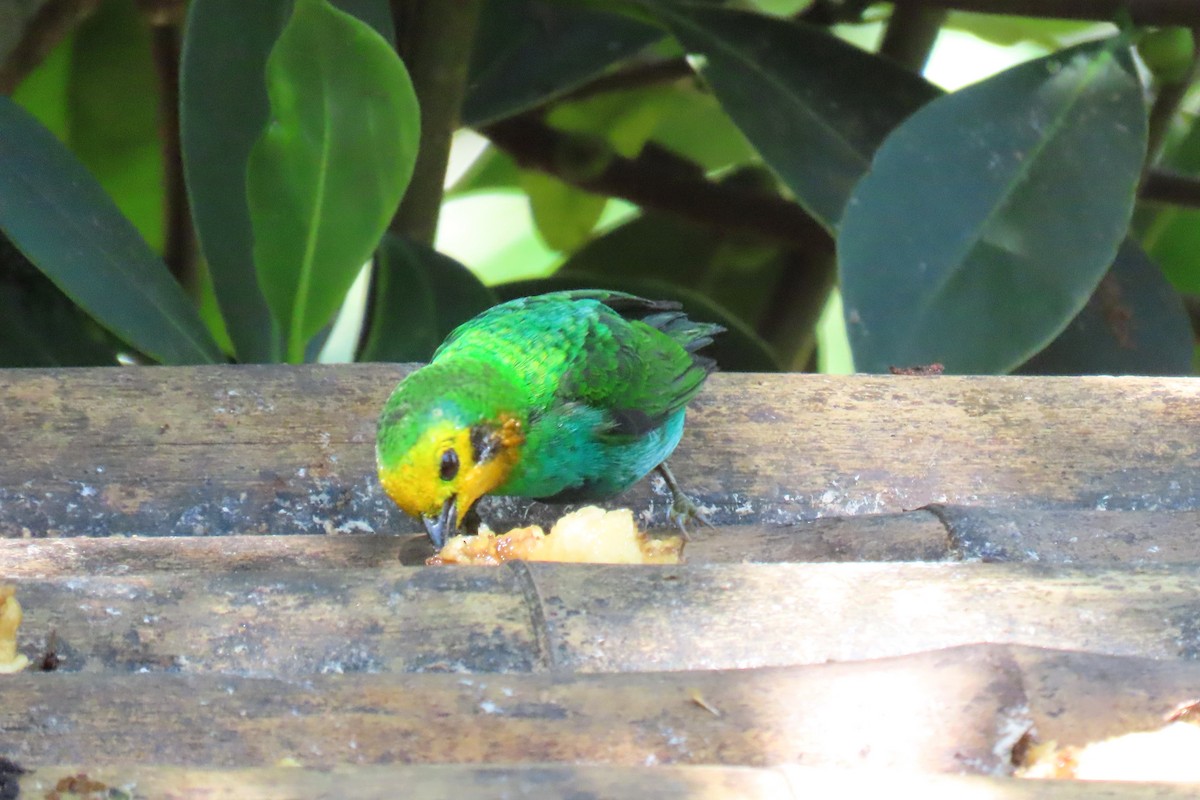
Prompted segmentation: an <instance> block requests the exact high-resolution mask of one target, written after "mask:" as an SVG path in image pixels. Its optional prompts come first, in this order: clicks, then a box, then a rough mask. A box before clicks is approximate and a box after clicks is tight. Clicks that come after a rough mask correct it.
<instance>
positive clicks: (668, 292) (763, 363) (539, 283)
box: [493, 275, 779, 372]
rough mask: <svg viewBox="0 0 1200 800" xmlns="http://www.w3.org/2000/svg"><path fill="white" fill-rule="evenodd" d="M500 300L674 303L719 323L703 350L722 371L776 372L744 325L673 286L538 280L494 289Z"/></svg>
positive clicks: (640, 281) (700, 297)
mask: <svg viewBox="0 0 1200 800" xmlns="http://www.w3.org/2000/svg"><path fill="white" fill-rule="evenodd" d="M493 289H494V290H495V292H496V294H497V295H498V296H499V298H500V300H501V301H502V302H503V301H506V300H512V299H515V298H517V297H526V296H529V295H535V294H543V293H545V292H557V291H562V290H565V289H613V290H616V291H620V292H629V293H630V294H636V295H638V296H640V297H646V298H650V299H655V300H675V301H678V302H679V303H681V304H682V305H683V309H684V310H685V311H686V312H687V313H688V315H689V316H691V317H693V318H694V319H697V320H702V321H704V322H716V323H719V324H721V325H723V326H725V328H727V330H726V331H725V333H722V334H721V335H720V336H717V337H716V339H715V340H714V341H713V343H712V344H711V345H710V346H709V347H707V348H705V350H704V352H705V354H706V355H709V356H712V357H713V358H715V359H716V360H717V364H718V366H720V368H721V369H723V370H728V371H738V372H776V371H778V370H779V362H778V360H777V359H776V357H775V354H774V353H773V352H772V351H771V347H770V345H768V344H767V343H766V342H764V341H763V340H762V339H761V338H759V336H758V335H757V334H756V333H754V331H753V330H751V329H750V328H749V327H748V326H747V325H746V323H744V322H742V321H741V320H739V319H738V318H737V317H735V316H734V315H732V314H730V313H729V312H728V311H727V310H725V309H724V308H722V307H721V306H720V305H719V304H717V303H715V302H713V301H712V300H710V299H708V298H707V297H704V296H703V295H701V294H697V293H696V292H692V291H690V290H688V289H685V288H683V287H681V286H678V285H676V284H670V283H665V282H663V281H658V280H654V279H650V278H602V277H592V276H577V275H554V276H552V277H549V278H539V279H537V280H528V281H515V282H513V283H502V284H500V285H498V286H495V287H493Z"/></svg>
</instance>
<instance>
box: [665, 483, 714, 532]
mask: <svg viewBox="0 0 1200 800" xmlns="http://www.w3.org/2000/svg"><path fill="white" fill-rule="evenodd" d="M667 519H668V520H670V521H671V522H672V523H673V524H674V525H675V526H676V527H678V528H679V532H680V533H682V534H683V540H684V541H685V542H690V541H691V540H692V537H691V533H690V531H688V524H689V523H696V524H697V525H701V526H703V527H705V528H711V527H713V524H712V522H710V521H709V519H708V517H707V516H705V514H704V512H703V511H702V510H701V509H700V506H699V505H697V504H696V501H694V500H692V498H690V497H688V496H687V495H686V494H677V495H675V499H674V500H672V501H671V509H670V510H669V511H667Z"/></svg>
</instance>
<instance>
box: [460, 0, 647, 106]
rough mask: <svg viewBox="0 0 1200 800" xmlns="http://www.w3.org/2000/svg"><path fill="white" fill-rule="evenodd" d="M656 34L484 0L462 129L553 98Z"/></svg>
mask: <svg viewBox="0 0 1200 800" xmlns="http://www.w3.org/2000/svg"><path fill="white" fill-rule="evenodd" d="M661 38H662V32H661V31H659V30H658V29H657V28H654V27H653V26H650V25H646V24H645V23H643V22H638V21H636V20H632V19H628V18H626V17H621V16H618V15H615V14H610V13H606V12H603V11H597V10H593V9H590V8H581V7H578V6H571V5H567V4H563V3H560V2H545V1H544V0H489V1H488V2H487V3H486V4H485V5H484V8H483V16H482V18H481V19H480V21H479V34H478V36H477V38H476V41H475V47H474V50H473V51H472V54H471V72H470V78H469V81H468V85H467V97H466V99H465V100H464V102H463V109H462V119H463V124H465V125H470V126H472V127H478V126H480V125H486V124H487V123H489V122H495V121H496V120H498V119H502V118H504V117H508V116H512V115H513V114H516V113H518V112H521V111H525V110H527V109H529V108H532V107H533V106H535V105H538V104H539V103H542V102H545V101H546V100H549V99H551V98H553V97H558V96H560V95H562V94H564V93H566V92H568V91H570V90H571V89H574V88H575V87H577V86H579V85H580V84H582V83H584V82H586V81H588V80H589V79H591V78H593V77H595V76H597V75H599V74H601V73H602V72H603V71H604V70H605V69H606V68H608V67H609V66H610V65H612V64H614V63H616V62H618V61H621V60H623V59H626V58H628V57H630V56H632V55H634V54H635V53H637V52H638V51H639V50H641V49H642V48H644V47H646V46H647V45H648V44H650V43H651V42H654V41H656V40H658V39H661Z"/></svg>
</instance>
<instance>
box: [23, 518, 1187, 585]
mask: <svg viewBox="0 0 1200 800" xmlns="http://www.w3.org/2000/svg"><path fill="white" fill-rule="evenodd" d="M1197 530H1200V512H1197V511H1091V510H1085V509H1068V510H1040V509H1039V510H1018V509H989V508H978V507H966V506H944V505H940V506H931V507H930V508H928V509H920V510H916V511H908V512H903V513H899V514H862V515H859V516H851V517H821V518H819V519H812V520H802V521H800V522H797V523H795V524H793V525H756V524H747V525H727V526H721V527H718V528H703V529H701V530H699V531H696V532H695V533H693V534H692V541H691V543H690V544H689V545H688V546H687V550H686V553H685V555H686V559H687V563H689V564H721V563H734V564H736V563H743V562H745V563H751V562H753V563H762V564H766V563H781V562H819V561H964V560H965V561H972V560H980V561H989V562H1008V563H1013V562H1036V563H1041V564H1062V565H1068V564H1076V565H1096V566H1112V567H1117V566H1121V565H1128V566H1144V565H1152V564H1194V563H1198V562H1200V536H1197V535H1196V531H1197ZM432 552H433V548H432V546H431V545H430V544H429V541H428V538H427V537H426V536H425V535H424V534H423V533H420V534H402V535H379V534H375V535H347V536H343V535H336V536H328V535H325V534H319V535H295V536H253V535H251V536H246V535H229V536H186V537H184V536H176V537H138V536H131V537H125V536H109V537H103V538H99V537H67V538H58V539H0V574H2V575H4V576H7V577H13V578H16V577H26V578H31V577H52V576H72V575H128V574H131V573H140V572H175V571H184V570H200V571H205V572H219V571H234V572H244V571H248V570H273V569H339V568H343V567H351V568H356V569H362V568H380V567H387V566H394V565H395V564H396V563H397V561H398V562H399V563H401V564H405V565H409V566H420V565H422V564H424V563H425V558H426V557H427V556H428V555H430V554H431V553H432Z"/></svg>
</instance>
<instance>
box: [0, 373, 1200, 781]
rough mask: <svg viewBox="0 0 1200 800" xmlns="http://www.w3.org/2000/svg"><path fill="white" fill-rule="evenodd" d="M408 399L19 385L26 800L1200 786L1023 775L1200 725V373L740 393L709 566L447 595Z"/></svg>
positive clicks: (470, 584) (729, 399) (4, 528)
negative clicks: (394, 464)
mask: <svg viewBox="0 0 1200 800" xmlns="http://www.w3.org/2000/svg"><path fill="white" fill-rule="evenodd" d="M403 374H404V368H403V367H396V366H384V365H364V366H329V367H208V368H179V369H173V368H172V369H169V368H127V369H99V370H55V371H39V370H29V371H7V372H0V453H2V454H3V455H2V458H3V461H2V463H0V583H3V584H6V585H8V586H11V587H14V589H15V596H16V598H17V599H18V601H19V602H20V604H21V606H22V607H23V609H24V621H23V624H22V625H21V626H20V630H19V633H18V640H17V644H18V648H19V651H20V652H21V653H22V654H24V655H25V656H26V657H27V658H28V659H29V661H30V662H31V663H30V665H29V666H28V667H27V668H26V669H25V670H23V671H21V672H19V673H15V674H0V757H2V759H0V798H3V799H4V800H8V799H9V798H13V797H17V796H20V797H26V796H28V797H35V798H42V797H46V798H75V797H87V798H100V797H104V798H116V797H122V798H126V797H127V798H135V797H138V798H160V797H205V798H235V797H236V798H247V797H249V798H256V797H262V798H283V797H328V798H342V797H356V798H395V797H421V796H434V797H436V796H453V797H455V798H457V799H458V800H470V799H471V798H491V797H501V796H506V797H537V798H554V797H562V798H567V797H571V798H582V797H597V798H609V797H611V798H626V797H638V798H651V799H654V798H682V797H722V798H724V797H745V798H777V797H795V798H802V797H853V796H867V795H868V794H870V795H874V796H892V795H894V794H895V793H896V792H909V791H911V792H920V793H921V795H922V796H924V797H927V798H942V797H945V798H960V797H1004V798H1018V797H1034V796H1037V797H1051V798H1057V797H1063V798H1083V797H1089V798H1095V797H1112V798H1141V797H1175V796H1179V797H1184V796H1190V795H1191V793H1192V792H1193V791H1195V786H1194V785H1193V786H1191V787H1188V786H1186V785H1180V784H1169V783H1162V782H1159V781H1165V780H1169V779H1171V778H1173V777H1177V773H1176V772H1172V771H1171V770H1172V767H1173V766H1180V763H1181V762H1180V758H1179V757H1177V756H1173V755H1171V753H1172V752H1174V751H1170V750H1169V748H1166V747H1165V746H1163V747H1158V748H1157V749H1155V750H1154V754H1153V757H1151V756H1144V757H1139V758H1137V759H1134V762H1135V766H1136V767H1139V768H1141V771H1140V772H1138V773H1137V774H1134V775H1132V776H1128V775H1125V776H1102V777H1133V778H1136V779H1137V781H1138V782H1133V783H1090V784H1084V783H1081V782H1077V781H1065V780H1061V781H1045V780H1041V781H1035V780H1023V779H1019V778H1016V777H1013V775H1014V773H1015V771H1016V770H1017V767H1018V766H1019V765H1020V764H1021V763H1022V762H1023V760H1025V759H1027V758H1028V757H1029V754H1030V753H1031V752H1033V751H1035V750H1037V749H1038V748H1045V747H1047V743H1050V742H1054V743H1056V744H1057V746H1058V747H1060V748H1073V747H1081V746H1084V745H1087V744H1088V743H1093V742H1097V741H1100V740H1105V739H1108V738H1111V737H1115V736H1120V735H1123V734H1129V733H1132V732H1149V731H1157V732H1161V731H1163V730H1169V729H1172V728H1175V729H1178V728H1179V727H1180V726H1182V727H1183V728H1185V729H1187V730H1194V731H1196V732H1197V733H1200V729H1197V728H1196V727H1195V726H1194V725H1192V724H1191V723H1189V722H1187V721H1186V720H1187V718H1188V717H1189V716H1195V714H1189V713H1188V709H1189V708H1190V706H1189V704H1190V703H1193V702H1195V701H1196V700H1197V699H1200V402H1198V401H1200V381H1196V380H1192V379H1143V378H1061V379H1059V378H955V377H942V376H939V377H863V376H854V377H828V376H812V375H770V376H766V375H735V374H718V375H716V376H714V377H713V378H712V380H711V381H710V383H709V386H708V387H707V388H706V389H705V391H704V392H703V393H702V395H701V396H700V397H699V398H698V399H697V401H696V402H695V403H694V405H693V407H692V409H691V411H690V412H689V423H688V428H687V432H686V433H685V436H684V440H683V443H682V444H681V445H680V447H679V450H678V451H677V453H676V455H675V456H674V458H673V459H672V465H673V468H674V471H675V473H676V475H677V477H678V478H679V480H680V482H681V483H682V484H683V485H684V486H685V487H686V488H687V489H688V490H689V491H690V492H691V493H692V495H693V496H694V497H695V498H697V499H698V500H699V501H700V502H701V504H702V505H703V506H705V507H706V508H707V509H708V511H709V516H710V517H711V518H712V521H713V522H714V523H715V526H716V527H715V528H713V529H704V530H701V531H700V532H699V533H697V534H696V535H695V536H694V538H693V541H692V542H691V544H690V545H688V548H687V552H686V562H685V563H684V564H681V565H679V566H614V565H582V564H550V563H532V562H530V563H526V562H511V563H509V564H505V565H502V566H500V567H458V566H455V567H425V566H422V564H423V559H424V557H425V556H426V555H428V554H429V546H428V544H427V542H426V540H425V538H424V536H423V534H419V533H417V526H416V524H415V523H414V522H413V521H412V520H410V519H408V518H406V517H405V516H404V515H403V514H401V513H399V512H398V510H397V509H395V508H394V507H393V506H392V504H391V502H390V501H389V500H388V499H387V498H386V497H385V496H384V495H383V493H382V491H381V490H380V488H379V485H378V482H377V480H376V478H375V469H374V437H375V421H376V417H377V415H378V412H379V409H380V407H381V406H382V404H383V401H384V399H385V398H386V396H387V394H388V393H389V392H390V390H391V389H392V387H393V386H394V384H395V383H396V381H397V380H398V379H399V378H400V377H401V376H402V375H403ZM610 505H613V506H628V507H630V508H632V509H634V510H635V512H636V513H637V514H638V516H639V520H640V521H641V522H642V523H643V525H645V526H646V527H650V528H655V527H659V528H661V527H663V526H664V525H665V509H666V505H667V497H666V495H665V493H664V492H663V489H662V487H661V486H656V485H654V481H646V482H644V483H643V484H642V485H639V486H637V487H635V488H634V489H632V490H631V491H630V492H629V493H628V494H627V495H626V496H624V497H621V498H618V499H617V500H615V501H613V503H611V504H610ZM482 511H483V514H484V517H485V518H486V519H487V520H488V521H489V522H490V523H491V525H492V527H493V528H495V529H499V530H503V529H507V528H508V527H512V526H515V525H519V524H526V523H527V522H529V521H535V522H540V523H546V522H549V521H552V520H553V519H554V518H556V517H557V516H558V515H559V514H560V513H561V509H559V508H554V507H547V506H541V505H536V504H535V505H532V506H530V505H529V504H528V503H524V502H519V501H514V500H505V499H499V500H493V501H489V502H488V503H487V504H485V506H484V507H483V509H482ZM1173 711H1174V712H1175V713H1174V714H1172V712H1173ZM1176 718H1180V719H1182V720H1183V721H1179V722H1172V721H1170V720H1174V719H1176ZM1177 732H1178V731H1177ZM1172 735H1175V734H1172ZM1179 735H1181V736H1183V737H1184V740H1185V748H1186V746H1187V745H1186V742H1187V741H1190V742H1192V745H1191V747H1192V748H1193V749H1192V750H1190V751H1187V750H1186V749H1185V750H1184V751H1183V752H1185V753H1187V752H1190V754H1191V757H1190V761H1188V760H1187V759H1186V758H1184V759H1183V760H1184V761H1187V763H1186V764H1183V765H1182V766H1183V767H1189V766H1190V767H1191V768H1193V774H1194V769H1195V767H1196V765H1197V764H1200V750H1197V749H1195V748H1196V745H1195V744H1194V743H1195V741H1196V740H1195V739H1190V740H1187V738H1186V737H1187V736H1188V735H1190V734H1188V733H1187V732H1186V731H1184V733H1182V734H1179ZM1160 761H1161V762H1164V763H1163V764H1161V765H1160V764H1159V763H1158V762H1160ZM1159 767H1161V770H1162V771H1155V770H1156V769H1158V768H1159ZM19 770H23V772H19ZM1185 771H1186V770H1185ZM18 793H19V794H18Z"/></svg>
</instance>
